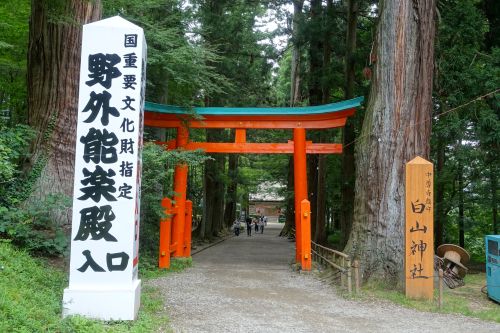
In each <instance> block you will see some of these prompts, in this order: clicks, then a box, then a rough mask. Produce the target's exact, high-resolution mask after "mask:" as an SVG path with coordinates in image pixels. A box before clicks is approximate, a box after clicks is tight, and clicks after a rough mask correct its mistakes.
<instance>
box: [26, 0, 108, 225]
mask: <svg viewBox="0 0 500 333" xmlns="http://www.w3.org/2000/svg"><path fill="white" fill-rule="evenodd" d="M100 17H101V1H100V0H96V1H86V0H68V1H65V2H64V4H63V5H56V4H54V3H53V1H48V0H37V1H35V0H32V2H31V18H30V32H29V49H28V82H27V83H28V123H29V125H30V126H32V127H33V128H34V129H35V130H36V132H37V136H36V139H35V140H34V142H33V144H32V147H31V150H32V157H31V158H30V160H29V161H28V165H26V169H27V171H29V172H30V174H31V177H32V178H31V180H30V181H28V182H27V185H28V186H31V189H30V188H28V189H27V193H26V194H27V195H28V198H27V203H29V202H34V201H40V200H43V199H44V198H45V197H46V196H47V195H48V194H55V193H62V194H65V195H67V196H72V194H73V174H74V160H75V139H76V138H75V132H76V119H77V114H78V110H77V105H78V84H79V77H80V51H81V34H82V25H83V24H86V23H90V22H93V21H96V20H99V19H100ZM53 218H55V219H57V221H58V223H60V224H67V225H69V224H70V223H71V209H68V211H67V212H65V213H64V214H62V215H59V216H54V217H53Z"/></svg>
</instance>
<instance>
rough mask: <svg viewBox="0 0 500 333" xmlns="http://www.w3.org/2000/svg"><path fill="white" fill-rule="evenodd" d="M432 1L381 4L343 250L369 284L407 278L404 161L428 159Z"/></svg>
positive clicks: (432, 46)
mask: <svg viewBox="0 0 500 333" xmlns="http://www.w3.org/2000/svg"><path fill="white" fill-rule="evenodd" d="M434 17H435V1H434V0H415V1H412V2H409V1H399V0H386V1H383V2H381V6H380V19H379V26H378V30H377V35H376V45H377V47H376V54H377V59H376V63H375V68H374V76H373V81H372V87H371V92H370V97H369V100H368V104H367V113H366V116H365V119H364V123H363V129H362V132H361V135H360V137H359V141H358V143H357V147H356V186H355V202H354V223H353V227H352V231H351V235H350V239H349V241H348V243H347V245H346V248H345V251H346V252H347V253H349V254H351V255H354V256H355V257H356V258H358V259H359V260H360V262H361V271H362V274H363V277H364V279H365V280H366V279H369V278H371V277H373V278H382V279H385V280H386V281H389V282H393V283H394V282H399V283H401V282H402V281H403V277H404V272H403V267H404V266H403V262H404V239H405V238H404V218H405V215H404V193H405V188H404V184H405V181H404V179H405V178H404V176H405V172H404V171H405V164H406V163H407V162H409V161H410V160H411V159H413V158H414V157H415V156H417V155H419V156H422V157H424V158H427V159H428V158H429V149H430V147H429V138H430V132H431V112H432V70H433V53H434V30H435V24H434Z"/></svg>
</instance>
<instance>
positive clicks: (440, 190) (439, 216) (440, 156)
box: [435, 137, 446, 247]
mask: <svg viewBox="0 0 500 333" xmlns="http://www.w3.org/2000/svg"><path fill="white" fill-rule="evenodd" d="M444 163H445V144H444V138H439V137H438V143H437V164H436V200H435V207H436V240H435V243H436V244H435V245H436V247H437V246H439V245H441V244H443V243H444V227H445V223H446V213H445V207H444V193H445V189H444V180H443V179H442V178H443V177H442V175H443V171H444Z"/></svg>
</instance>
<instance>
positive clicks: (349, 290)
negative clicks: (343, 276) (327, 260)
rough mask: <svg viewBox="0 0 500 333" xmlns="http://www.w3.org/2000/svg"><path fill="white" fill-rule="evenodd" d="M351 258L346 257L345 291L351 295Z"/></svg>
mask: <svg viewBox="0 0 500 333" xmlns="http://www.w3.org/2000/svg"><path fill="white" fill-rule="evenodd" d="M351 279H352V276H351V260H350V259H347V292H348V293H349V295H352V280H351Z"/></svg>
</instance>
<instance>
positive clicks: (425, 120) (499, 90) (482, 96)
mask: <svg viewBox="0 0 500 333" xmlns="http://www.w3.org/2000/svg"><path fill="white" fill-rule="evenodd" d="M497 92H500V88H499V89H496V90H493V91H490V92H489V93H487V94H484V95H481V96H478V97H476V98H474V99H472V100H470V101H468V102H466V103H464V104H462V105H459V106H457V107H454V108H452V109H450V110H447V111H444V112H441V113H440V114H437V115H434V116H431V117H428V118H426V119H424V120H422V121H420V122H416V123H415V124H411V125H408V126H406V127H404V128H402V129H400V130H399V132H402V131H404V130H406V129H408V128H410V127H414V126H417V125H420V124H422V123H425V122H427V121H429V120H431V119H432V118H433V117H441V116H443V115H445V114H448V113H450V112H453V111H456V110H458V109H461V108H463V107H465V106H467V105H469V104H472V103H474V102H476V101H479V100H482V99H483V98H485V97H487V96H490V95H493V94H495V93H497ZM373 134H374V132H371V133H369V134H366V135H361V136H359V137H357V138H356V139H354V140H353V141H351V142H349V143H346V144H345V145H344V148H346V147H348V146H350V145H352V144H355V143H356V142H358V141H359V140H361V139H362V138H365V137H368V136H370V135H373Z"/></svg>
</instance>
